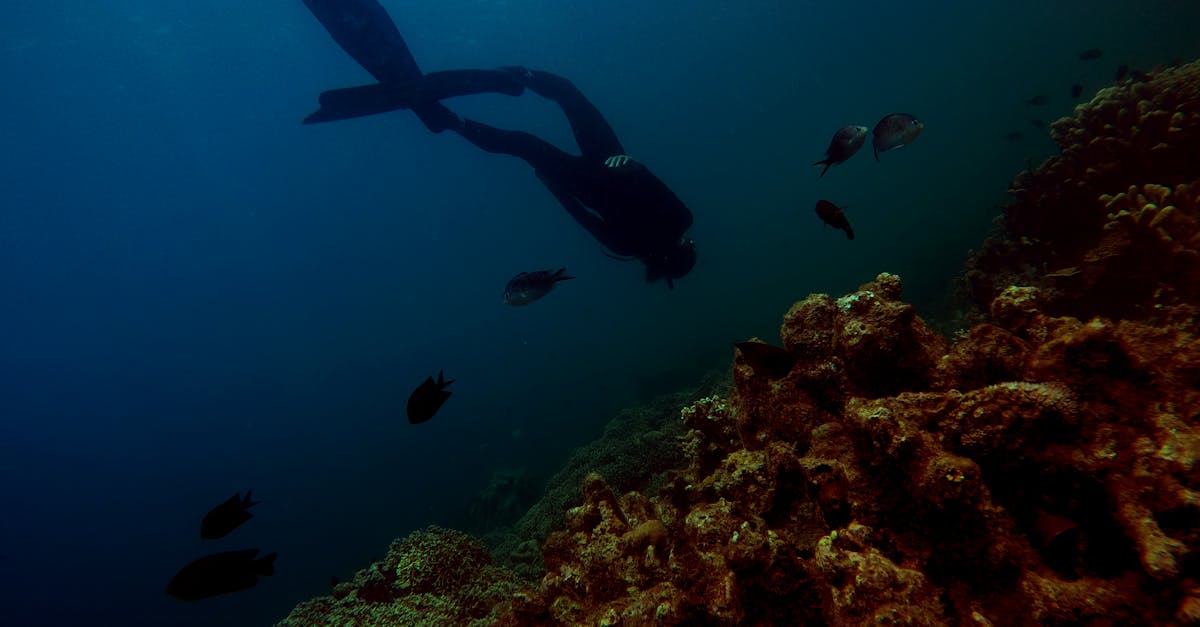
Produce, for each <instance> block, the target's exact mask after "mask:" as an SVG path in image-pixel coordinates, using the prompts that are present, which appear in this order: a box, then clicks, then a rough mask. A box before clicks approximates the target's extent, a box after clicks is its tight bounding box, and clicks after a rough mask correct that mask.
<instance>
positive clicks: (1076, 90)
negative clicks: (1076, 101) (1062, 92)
mask: <svg viewBox="0 0 1200 627" xmlns="http://www.w3.org/2000/svg"><path fill="white" fill-rule="evenodd" d="M1082 95H1083V85H1080V84H1079V83H1075V84H1074V85H1071V97H1072V98H1078V97H1080V96H1082Z"/></svg>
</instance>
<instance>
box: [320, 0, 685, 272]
mask: <svg viewBox="0 0 1200 627" xmlns="http://www.w3.org/2000/svg"><path fill="white" fill-rule="evenodd" d="M304 4H305V5H306V6H307V7H308V8H309V10H310V11H312V13H313V15H314V16H316V17H317V19H318V20H319V21H320V22H321V24H322V25H323V26H325V29H326V30H327V31H329V34H330V35H331V36H333V39H334V41H336V42H337V43H338V44H339V45H340V46H341V47H342V49H343V50H345V51H346V52H347V53H348V54H349V55H350V56H351V57H353V58H354V60H355V61H357V62H358V63H359V65H361V66H362V67H363V69H365V70H367V71H368V72H370V73H371V75H373V76H374V77H375V79H376V80H378V81H379V82H378V83H376V84H372V85H364V86H359V87H350V88H343V89H335V90H330V91H326V92H324V93H322V94H321V97H320V105H321V107H320V109H319V110H318V111H316V112H315V113H313V114H312V115H310V116H308V117H307V118H305V120H304V122H305V123H306V124H310V123H315V122H328V121H333V120H341V119H347V118H352V117H359V116H364V115H373V114H376V113H383V112H386V111H393V110H397V109H412V110H413V112H414V113H416V114H417V116H418V117H419V118H420V119H421V120H422V122H423V123H424V124H425V125H426V127H428V128H429V130H430V131H432V132H434V133H441V132H443V131H446V130H452V131H454V132H456V133H458V134H459V135H461V136H462V137H463V138H465V139H466V140H467V141H469V142H471V143H472V144H474V145H475V146H477V147H479V148H480V149H482V150H485V151H487V152H491V153H500V154H508V155H512V156H515V157H519V158H521V159H523V160H524V161H525V162H526V163H528V164H529V165H530V166H532V167H533V169H534V172H535V173H536V174H537V176H538V178H539V179H540V180H541V181H542V183H543V184H545V185H546V187H547V188H548V189H549V190H550V192H551V193H552V194H554V196H555V198H557V199H558V201H559V203H560V204H561V205H562V206H563V208H564V209H566V210H567V212H568V213H570V214H571V216H572V217H573V218H574V219H575V221H576V222H578V223H579V224H580V225H581V226H583V227H584V228H585V229H587V230H588V232H590V233H591V234H592V236H593V237H595V238H596V239H597V240H598V241H599V242H600V243H601V244H602V245H603V246H604V247H605V248H606V249H607V254H609V256H611V257H614V258H618V259H624V260H632V259H638V260H640V261H641V262H642V263H643V264H645V266H646V274H645V276H646V280H647V281H656V280H659V279H665V280H666V282H667V286H668V287H670V288H672V289H673V288H674V280H675V279H678V278H680V277H683V276H685V275H686V274H688V272H690V271H691V269H692V267H693V266H694V265H695V263H696V248H695V244H694V243H693V242H692V240H690V239H688V238H687V237H686V236H685V233H686V231H687V230H688V228H689V227H690V226H691V225H692V213H691V211H690V210H689V209H688V208H687V206H686V205H684V204H683V202H682V201H681V200H679V198H678V197H677V196H676V195H675V193H674V192H672V191H671V190H670V188H668V187H667V186H666V185H665V184H664V183H663V182H662V181H661V180H659V178H658V177H656V176H655V175H654V174H653V173H652V172H650V170H649V169H648V168H646V166H644V165H642V164H640V163H638V162H636V161H634V160H633V159H632V158H630V157H629V156H628V155H626V154H625V150H624V148H623V147H622V146H621V142H620V141H619V140H618V139H617V136H616V134H615V133H614V132H613V130H612V127H611V126H609V124H608V122H607V121H606V120H605V119H604V116H603V115H601V113H600V111H599V110H598V109H597V108H596V107H595V105H593V104H592V103H591V102H590V101H588V100H587V98H586V97H585V96H584V95H583V93H582V92H580V91H579V89H577V88H576V87H575V85H574V84H572V83H571V82H570V81H569V80H567V79H566V78H563V77H561V76H557V75H555V74H551V73H549V72H542V71H531V70H527V69H525V68H523V67H507V68H501V69H496V70H452V71H445V72H432V73H429V74H424V73H422V72H421V70H420V69H419V67H418V66H417V63H416V61H415V60H414V59H413V57H412V53H411V52H410V51H409V50H408V46H407V45H406V44H405V42H404V39H403V37H401V35H400V32H399V30H397V28H396V25H395V23H394V22H393V21H392V19H391V18H390V17H389V16H388V14H387V11H386V10H385V9H384V8H383V7H382V6H381V5H380V4H379V3H378V1H377V0H304ZM526 88H528V89H530V90H532V91H533V92H534V93H536V94H538V95H540V96H542V97H544V98H548V99H550V100H553V101H555V102H556V103H557V104H558V105H559V107H560V108H561V109H562V111H563V113H564V114H565V116H566V118H567V121H568V122H569V123H570V125H571V130H572V132H573V133H574V136H575V142H576V144H578V146H579V150H580V153H581V154H580V155H572V154H569V153H566V152H564V151H562V150H560V149H559V148H557V147H555V146H554V145H552V144H550V143H549V142H547V141H545V140H543V139H541V138H540V137H537V136H536V135H533V134H530V133H526V132H523V131H511V130H505V129H499V128H495V127H492V126H489V125H487V124H483V123H481V122H477V121H475V120H470V119H465V118H462V117H460V116H458V115H457V114H455V113H454V112H453V111H451V110H450V109H449V108H447V107H446V106H445V105H443V104H442V103H441V102H440V101H441V100H442V99H444V98H450V97H454V96H464V95H470V94H478V93H502V94H508V95H511V96H518V95H520V94H522V93H523V92H524V90H525V89H526Z"/></svg>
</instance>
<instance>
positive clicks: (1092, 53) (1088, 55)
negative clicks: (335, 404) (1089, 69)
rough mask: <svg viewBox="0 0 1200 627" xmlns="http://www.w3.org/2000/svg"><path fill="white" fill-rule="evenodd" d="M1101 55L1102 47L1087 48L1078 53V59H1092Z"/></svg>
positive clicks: (1102, 53) (1102, 52)
mask: <svg viewBox="0 0 1200 627" xmlns="http://www.w3.org/2000/svg"><path fill="white" fill-rule="evenodd" d="M1102 56H1104V49H1103V48H1088V49H1087V50H1084V51H1083V52H1080V53H1079V60H1080V61H1093V60H1095V59H1099V58H1100V57H1102Z"/></svg>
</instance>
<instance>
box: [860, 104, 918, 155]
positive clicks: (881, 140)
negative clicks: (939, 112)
mask: <svg viewBox="0 0 1200 627" xmlns="http://www.w3.org/2000/svg"><path fill="white" fill-rule="evenodd" d="M924 129H925V124H924V123H923V122H921V121H920V120H918V119H917V118H915V117H913V116H911V115H909V114H907V113H892V114H889V115H885V116H883V119H882V120H879V123H878V124H876V125H875V131H874V133H875V137H874V138H873V139H872V140H871V144H872V146H873V147H874V148H875V160H876V161H879V153H881V152H887V151H889V150H894V149H896V148H899V147H901V146H907V145H908V144H911V143H912V142H913V140H915V139H916V138H917V136H918V135H920V134H921V131H922V130H924Z"/></svg>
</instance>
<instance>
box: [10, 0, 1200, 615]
mask: <svg viewBox="0 0 1200 627" xmlns="http://www.w3.org/2000/svg"><path fill="white" fill-rule="evenodd" d="M383 4H384V5H385V6H386V7H387V8H388V9H389V11H390V12H391V13H392V16H393V17H394V18H395V20H396V22H397V23H398V24H399V26H400V29H401V31H402V32H403V33H404V35H405V37H406V38H407V40H408V43H409V45H410V47H411V48H412V51H413V53H414V55H415V56H416V58H417V60H418V62H419V63H420V64H421V66H422V68H423V69H424V70H426V71H432V70H438V69H451V68H462V67H494V66H499V65H512V64H524V65H527V66H529V67H535V68H544V69H548V70H552V71H555V72H558V73H561V74H564V75H566V76H568V77H570V78H571V79H572V80H573V81H574V82H575V83H576V84H577V85H578V86H579V87H580V88H581V89H583V91H584V92H585V93H586V94H587V95H588V96H589V97H590V98H591V99H592V100H593V101H594V102H595V103H596V104H597V106H598V107H599V108H600V109H601V110H602V111H603V112H604V113H605V115H606V116H607V117H608V119H609V121H610V123H611V124H612V125H613V127H614V128H615V130H616V131H617V133H618V135H619V136H620V137H621V139H622V141H623V143H624V145H625V147H626V148H627V149H628V150H629V151H630V153H631V154H632V155H633V156H634V157H635V158H637V159H638V160H640V161H641V162H643V163H645V164H647V165H649V166H650V168H651V169H652V170H654V172H655V173H657V174H658V176H659V177H660V178H662V179H663V180H664V181H665V182H666V183H667V184H668V185H669V186H671V188H672V189H673V190H674V191H675V192H676V193H677V194H678V195H679V196H680V197H681V198H682V199H683V200H684V201H685V202H686V203H687V204H688V205H689V206H690V207H691V209H692V210H693V212H694V213H695V226H694V227H693V229H692V231H691V234H692V236H693V237H694V238H695V239H696V241H697V243H698V250H699V254H700V262H699V264H698V265H697V267H696V269H695V270H694V272H693V273H692V274H691V275H690V276H688V277H686V278H685V279H683V280H681V281H679V282H678V284H677V289H676V290H675V291H673V292H672V291H668V290H667V289H666V288H665V287H664V286H663V285H662V284H661V283H659V284H646V283H644V282H643V281H642V278H641V271H640V267H638V266H637V265H636V264H633V263H630V264H623V263H619V262H617V261H614V260H612V259H609V258H607V257H605V256H604V255H602V254H601V250H600V247H599V246H598V245H597V244H596V243H595V242H594V241H593V240H592V239H591V238H590V236H589V235H588V234H587V233H586V232H584V231H583V230H582V229H581V228H579V227H578V226H577V225H576V224H575V223H573V222H572V221H571V219H570V218H569V217H568V216H567V215H566V213H565V212H563V211H562V209H561V208H560V207H559V206H558V205H557V204H556V202H555V200H554V198H553V197H552V196H551V195H550V194H549V193H548V192H547V191H546V190H545V189H544V187H543V186H542V185H541V183H540V182H539V181H538V180H537V179H536V178H535V177H534V176H533V174H532V172H531V171H530V169H529V168H528V167H527V166H526V165H525V164H524V163H522V162H519V161H517V160H516V159H513V158H509V157H504V156H498V155H490V154H485V153H482V152H480V151H478V150H476V149H475V148H473V147H472V146H470V145H469V144H467V143H466V142H465V141H463V140H461V139H460V138H458V137H456V136H453V135H451V134H445V135H441V136H434V135H431V134H429V133H428V132H427V131H426V130H425V129H424V127H423V126H421V124H420V123H419V122H418V121H417V120H416V119H415V117H414V116H412V115H411V114H409V113H407V112H395V113H391V114H387V115H383V116H376V117H371V118H364V119H359V120H353V121H347V122H340V123H335V124H326V125H319V126H301V125H300V123H299V121H300V120H301V119H302V118H303V117H304V115H306V114H307V113H309V112H311V111H312V110H313V109H315V107H316V95H317V94H318V93H319V92H320V91H322V90H324V89H330V88H333V87H340V86H348V85H354V84H361V83H364V82H367V81H368V79H369V77H368V75H367V74H366V73H365V72H364V71H363V70H362V69H360V68H359V67H358V66H357V65H356V64H355V63H354V62H353V61H352V60H351V59H350V58H349V57H348V56H347V55H346V54H344V53H343V52H342V50H341V49H340V48H338V47H337V46H336V45H335V44H334V43H333V41H332V40H331V39H330V38H329V36H328V35H327V34H326V33H325V32H324V30H323V29H322V28H321V26H320V25H319V24H318V23H317V21H316V20H315V19H314V18H313V17H312V16H311V15H310V14H309V13H308V12H307V11H306V9H305V8H304V6H303V4H302V3H301V2H300V1H299V0H270V1H267V2H254V3H245V2H231V1H229V0H213V1H212V2H202V3H197V2H183V1H181V0H159V1H156V2H150V1H148V0H110V1H108V2H95V1H86V2H84V1H81V0H62V1H59V2H38V1H34V0H8V1H7V2H6V3H5V4H4V5H3V6H4V12H5V15H4V17H3V19H0V71H2V75H0V76H2V78H3V83H4V92H3V97H0V150H2V152H0V155H2V156H0V199H2V203H3V204H2V207H0V424H2V427H0V429H2V430H0V477H2V478H3V482H4V490H3V500H4V507H3V509H2V510H0V555H3V557H2V558H0V623H3V624H5V625H84V624H87V625H131V626H132V625H180V626H191V625H196V626H200V625H215V624H221V625H227V626H231V627H232V626H235V625H263V624H268V623H270V622H272V621H274V620H277V619H279V618H282V617H283V616H284V615H285V614H286V613H287V612H288V610H289V609H290V608H291V607H292V605H293V604H294V603H296V602H298V601H300V600H303V599H306V598H308V597H310V596H313V595H316V594H320V593H323V592H325V591H326V590H327V587H328V580H329V577H330V575H337V576H339V577H342V578H345V577H348V576H350V574H351V573H353V571H354V570H355V569H357V568H360V567H362V566H364V565H366V564H367V563H369V562H370V561H371V560H373V559H377V558H378V557H380V556H382V555H383V553H384V551H385V549H386V546H387V543H388V542H389V541H390V540H391V539H392V538H395V537H399V536H402V535H404V534H406V533H407V532H408V531H410V530H412V529H415V528H419V527H423V526H425V525H427V524H430V523H433V522H443V521H447V520H451V519H453V518H454V516H456V515H457V513H458V512H460V511H461V510H462V509H463V508H464V507H466V506H467V505H469V503H470V502H471V498H472V495H473V494H474V493H475V492H476V491H477V490H478V489H480V488H481V487H482V486H483V485H484V484H485V483H486V481H487V478H488V476H489V474H490V472H491V471H492V469H493V468H496V467H498V466H527V467H529V468H530V470H531V471H532V472H535V473H538V474H545V473H548V472H552V471H553V470H554V468H555V467H556V466H557V465H558V464H559V463H560V462H561V461H562V460H563V459H564V457H565V456H566V455H567V453H568V452H569V451H570V450H571V449H572V448H573V447H575V446H577V445H579V444H581V443H583V442H585V441H587V440H588V439H590V438H591V437H593V436H594V435H595V434H597V433H598V432H599V430H600V429H601V428H602V426H603V424H604V422H605V421H606V420H607V419H608V418H609V417H610V416H612V415H613V414H614V413H615V412H616V411H618V410H619V409H620V408H622V407H624V406H627V405H630V404H631V403H634V402H636V401H637V400H638V399H640V398H644V397H645V396H646V395H647V394H649V393H653V392H665V391H669V386H665V384H662V383H661V382H663V381H669V380H674V381H686V380H689V379H692V378H695V377H698V376H699V375H700V373H702V372H704V371H705V370H707V369H708V368H710V367H725V366H727V364H728V361H729V359H730V358H731V356H732V349H731V346H730V344H731V342H733V341H736V340H742V339H746V338H748V337H750V336H752V335H759V336H761V337H764V338H766V339H768V340H775V339H776V338H777V335H776V334H777V329H778V324H779V321H780V319H781V317H782V315H783V313H784V311H785V310H786V309H787V307H788V306H789V305H790V303H792V302H793V301H794V300H798V299H800V298H802V297H804V296H805V295H806V294H808V293H810V292H832V293H835V294H840V293H844V292H846V291H849V290H852V289H853V288H855V287H856V286H857V285H858V284H859V283H862V282H865V281H868V280H870V279H871V278H873V277H874V276H875V274H877V273H878V272H881V271H891V272H895V273H898V274H900V275H901V276H902V277H903V279H904V281H905V287H906V298H907V299H908V300H909V301H910V302H914V303H916V304H917V305H918V307H919V308H921V310H922V311H923V312H935V311H937V310H938V308H940V307H941V306H942V304H943V302H944V295H945V293H946V290H947V289H948V287H949V284H950V281H951V279H952V278H953V276H954V274H955V273H956V272H957V271H958V270H959V268H960V267H961V264H962V261H963V258H964V255H965V253H966V251H967V249H968V248H970V247H972V246H974V245H976V244H977V243H978V242H979V241H980V240H981V239H982V238H983V236H984V235H985V233H986V232H987V230H988V228H989V225H990V220H991V218H992V217H993V216H994V215H996V213H997V210H996V208H995V207H994V205H996V204H998V203H1002V202H1004V200H1005V198H1006V196H1005V193H1004V192H1005V189H1006V186H1007V183H1008V181H1009V180H1010V179H1011V178H1012V176H1013V175H1014V174H1015V173H1016V172H1017V171H1019V170H1021V169H1023V168H1024V167H1025V162H1026V159H1027V158H1028V159H1033V160H1034V161H1035V162H1037V161H1038V160H1040V159H1041V158H1044V157H1045V156H1047V155H1049V154H1051V153H1052V151H1053V150H1054V145H1053V143H1052V142H1051V141H1050V140H1049V138H1048V136H1047V135H1046V133H1045V131H1044V130H1043V131H1039V130H1038V129H1035V128H1033V127H1032V126H1031V125H1030V124H1029V122H1028V118H1030V117H1038V118H1043V119H1045V120H1047V121H1050V120H1053V119H1054V118H1055V117H1058V116H1059V115H1066V114H1068V113H1069V112H1070V110H1071V106H1072V102H1071V101H1070V99H1069V97H1068V89H1069V87H1070V85H1071V84H1072V83H1075V82H1081V83H1083V84H1084V85H1085V86H1086V87H1087V90H1086V92H1085V93H1086V94H1090V93H1092V91H1093V90H1094V89H1096V88H1099V87H1101V86H1102V85H1104V84H1106V83H1107V82H1108V81H1110V80H1111V76H1112V73H1113V71H1114V69H1115V67H1116V66H1117V65H1118V64H1120V63H1128V64H1130V65H1132V66H1134V67H1142V68H1149V67H1150V66H1152V65H1154V64H1156V63H1166V62H1170V61H1172V60H1173V59H1176V58H1183V59H1188V60H1190V59H1193V58H1195V57H1197V56H1200V39H1197V38H1196V37H1195V36H1194V31H1193V28H1194V24H1196V23H1200V3H1196V2H1194V1H1166V0H1149V1H1146V2H1141V3H1130V2H1118V1H1110V2H1083V1H1067V2H1034V1H1032V0H1030V1H1027V2H1007V1H1006V2H998V1H993V0H989V1H985V2H977V3H942V2H920V1H917V2H904V3H897V2H858V3H829V2H715V1H712V0H688V1H682V0H662V1H659V2H634V1H630V0H613V1H609V2H579V1H574V2H559V1H550V0H533V1H521V0H509V1H499V2H489V1H483V0H475V1H460V0H444V1H440V2H401V1H398V0H386V1H384V2H383ZM843 4H846V5H851V4H852V5H853V6H842V5H843ZM1092 47H1101V48H1103V49H1104V50H1105V53H1104V56H1103V57H1102V58H1101V59H1099V60H1096V61H1091V62H1086V63H1085V62H1081V61H1079V60H1078V59H1077V58H1076V55H1077V53H1078V52H1079V51H1081V50H1083V49H1086V48H1092ZM1039 93H1044V94H1047V95H1048V96H1049V97H1050V103H1049V104H1048V105H1046V106H1045V107H1040V108H1032V107H1030V106H1028V105H1026V104H1025V103H1024V101H1025V100H1026V99H1028V98H1030V97H1032V96H1034V95H1036V94H1039ZM452 105H453V106H454V107H455V108H456V109H458V110H459V111H461V112H463V113H465V114H466V115H468V116H470V117H474V118H478V119H481V120H486V121H489V122H492V123H494V124H497V125H500V126H507V127H513V128H522V129H525V130H530V131H534V132H536V133H538V134H540V135H543V136H544V137H547V138H548V139H551V140H552V141H554V142H556V143H557V144H559V145H560V146H563V147H564V148H566V149H568V150H569V151H574V146H573V143H572V142H571V137H570V132H569V129H568V127H567V125H566V123H565V120H564V119H563V118H562V116H561V114H560V113H559V112H558V110H557V109H556V108H555V107H554V106H552V105H551V104H550V103H548V102H547V101H544V100H541V99H539V98H538V97H537V96H535V95H533V94H527V95H525V96H523V97H521V98H519V99H512V98H507V97H503V96H482V97H475V98H472V99H459V100H456V101H455V102H453V103H452ZM895 111H905V112H910V113H913V114H915V115H917V116H918V117H919V118H921V119H922V120H923V121H924V122H925V124H926V128H925V131H924V134H923V135H922V136H921V137H920V138H919V139H918V140H917V141H916V142H915V143H914V144H913V145H912V146H909V147H906V148H904V149H902V150H898V151H895V152H892V153H888V154H885V155H883V157H882V161H881V162H880V163H876V162H875V161H874V160H873V158H872V157H871V155H870V154H869V146H868V148H867V149H865V150H864V151H863V152H862V153H860V154H859V155H858V156H856V157H855V158H854V159H852V160H850V161H849V162H848V163H846V164H844V165H841V166H836V167H834V168H833V169H832V170H830V172H829V173H828V174H827V175H826V176H825V177H824V178H823V179H820V180H818V179H817V176H816V175H817V173H818V170H816V169H814V168H811V167H810V166H809V164H810V163H811V162H812V161H814V160H816V159H819V158H821V156H822V153H823V152H824V150H825V147H826V145H827V144H828V141H829V138H830V136H831V135H832V134H833V132H834V131H835V130H836V129H837V128H838V127H840V126H842V125H845V124H852V123H853V124H863V125H866V126H873V125H874V123H875V121H876V120H878V119H879V118H880V117H881V116H882V115H884V114H886V113H891V112H895ZM1011 130H1019V131H1021V132H1022V133H1023V134H1024V138H1023V139H1022V140H1020V141H1015V142H1010V141H1005V140H1004V139H1002V136H1003V134H1004V133H1006V132H1008V131H1011ZM818 198H828V199H830V200H833V201H834V202H837V203H839V204H845V205H849V209H848V210H847V213H848V215H849V217H850V219H851V221H852V222H853V224H854V227H855V230H856V231H857V233H858V239H856V240H855V241H853V242H848V241H847V240H846V239H845V238H844V237H842V235H841V233H838V232H836V231H833V230H831V229H827V228H825V227H824V226H823V225H822V224H821V223H820V222H819V221H818V220H817V218H816V217H815V215H814V214H813V210H812V207H813V204H814V203H815V201H816V200H817V199H818ZM563 265H565V266H567V267H569V268H570V271H571V272H572V274H575V275H576V276H578V277H579V278H578V279H577V280H575V281H571V282H569V283H567V284H563V285H562V286H560V287H559V288H558V289H557V290H556V291H555V292H554V293H552V294H551V295H550V296H549V297H547V298H546V299H544V300H543V301H540V302H537V303H534V304H533V305H530V306H529V307H525V308H510V307H507V306H505V305H504V304H502V303H501V300H500V295H501V293H502V291H503V288H504V285H505V282H506V281H507V280H508V279H509V278H510V277H511V276H512V275H513V274H515V273H517V272H519V271H522V270H532V269H539V268H556V267H559V266H563ZM442 368H444V369H445V371H446V374H447V376H448V377H452V378H455V379H457V382H456V383H455V384H454V385H453V386H452V387H451V390H452V391H453V392H454V396H453V397H452V398H451V399H450V400H449V402H448V403H447V404H446V405H445V407H444V408H443V409H442V411H441V412H440V413H439V414H438V416H437V417H436V418H435V419H434V420H432V421H431V422H429V423H426V424H422V425H418V426H411V425H409V424H407V422H406V421H405V419H404V414H403V408H404V401H405V399H406V398H407V396H408V393H409V392H410V391H411V389H412V388H413V387H414V386H415V385H416V384H417V383H419V382H420V381H421V380H423V379H424V378H425V377H426V376H428V375H431V374H435V375H436V372H437V370H438V369H442ZM656 382H658V383H656ZM247 488H253V489H254V491H255V495H256V496H257V497H259V498H261V499H262V500H263V502H262V504H260V505H258V506H257V507H255V508H254V510H253V511H254V513H255V518H254V519H253V520H252V521H250V522H249V523H247V524H246V525H244V526H243V527H242V528H240V529H238V530H237V531H235V532H234V533H233V534H231V535H230V536H229V537H227V538H225V539H223V540H220V541H216V542H205V543H201V541H200V540H199V536H198V527H199V520H200V517H201V516H202V515H203V514H204V512H206V511H207V510H208V509H209V508H210V507H212V506H213V505H215V504H216V503H218V502H220V501H222V500H224V499H225V498H227V497H229V496H230V495H231V494H232V493H234V492H235V491H238V490H245V489H247ZM245 547H255V548H260V549H263V550H264V551H278V553H279V558H278V562H277V564H276V567H277V574H276V575H275V576H274V577H271V578H267V579H265V580H263V581H262V582H261V583H260V584H259V586H258V587H256V588H254V589H252V590H250V591H247V592H243V593H239V594H235V595H229V596H226V597H221V598H217V599H212V600H208V601H202V602H197V603H190V604H188V603H182V602H178V601H174V600H172V599H170V598H168V597H166V596H165V595H164V593H163V590H164V587H165V585H166V582H167V580H168V579H169V578H170V577H171V575H172V574H173V573H174V572H175V571H176V570H177V569H178V568H179V567H180V566H182V565H183V564H184V563H186V562H188V561H190V560H192V559H194V558H195V557H198V556H200V555H202V554H204V553H206V552H209V551H215V550H230V549H236V548H245Z"/></svg>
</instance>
